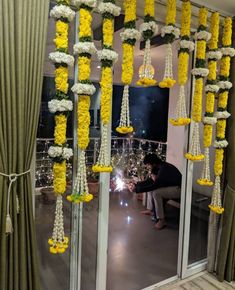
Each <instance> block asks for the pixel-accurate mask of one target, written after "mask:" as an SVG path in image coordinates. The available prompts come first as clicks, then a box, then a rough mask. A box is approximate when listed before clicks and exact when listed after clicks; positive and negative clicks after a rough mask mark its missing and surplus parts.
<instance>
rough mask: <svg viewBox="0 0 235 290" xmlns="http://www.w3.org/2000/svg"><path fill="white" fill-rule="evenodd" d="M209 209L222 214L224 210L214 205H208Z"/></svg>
mask: <svg viewBox="0 0 235 290" xmlns="http://www.w3.org/2000/svg"><path fill="white" fill-rule="evenodd" d="M208 206H209V208H210V210H211V211H213V212H215V213H217V214H222V213H223V212H224V208H223V207H220V206H214V205H211V204H210V205H208Z"/></svg>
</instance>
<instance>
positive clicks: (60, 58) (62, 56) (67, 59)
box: [49, 51, 74, 66]
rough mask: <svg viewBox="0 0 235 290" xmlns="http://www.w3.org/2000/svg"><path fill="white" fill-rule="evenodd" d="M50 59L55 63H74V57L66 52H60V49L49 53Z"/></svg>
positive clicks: (70, 64)
mask: <svg viewBox="0 0 235 290" xmlns="http://www.w3.org/2000/svg"><path fill="white" fill-rule="evenodd" d="M49 59H50V60H51V61H52V62H53V63H65V64H67V65H68V66H73V65H74V57H73V56H72V55H69V54H67V53H64V52H59V51H55V52H51V53H50V54H49Z"/></svg>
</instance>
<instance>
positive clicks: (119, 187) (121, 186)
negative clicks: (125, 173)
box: [115, 177, 125, 191]
mask: <svg viewBox="0 0 235 290" xmlns="http://www.w3.org/2000/svg"><path fill="white" fill-rule="evenodd" d="M124 187H125V182H124V181H123V180H122V179H121V178H120V177H117V178H116V188H115V191H122V190H123V189H124Z"/></svg>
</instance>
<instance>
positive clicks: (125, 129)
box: [116, 127, 134, 134]
mask: <svg viewBox="0 0 235 290" xmlns="http://www.w3.org/2000/svg"><path fill="white" fill-rule="evenodd" d="M133 130H134V129H133V127H117V128H116V131H117V132H118V133H120V134H128V133H132V132H133Z"/></svg>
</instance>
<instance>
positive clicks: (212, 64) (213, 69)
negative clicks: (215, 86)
mask: <svg viewBox="0 0 235 290" xmlns="http://www.w3.org/2000/svg"><path fill="white" fill-rule="evenodd" d="M208 69H209V75H208V77H207V78H208V80H210V81H214V80H216V74H217V61H215V60H210V61H209V62H208Z"/></svg>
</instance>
